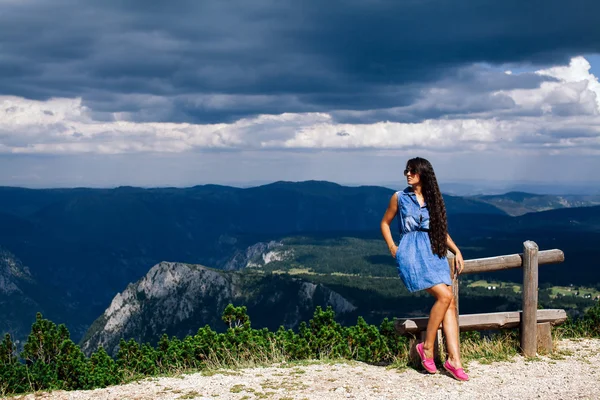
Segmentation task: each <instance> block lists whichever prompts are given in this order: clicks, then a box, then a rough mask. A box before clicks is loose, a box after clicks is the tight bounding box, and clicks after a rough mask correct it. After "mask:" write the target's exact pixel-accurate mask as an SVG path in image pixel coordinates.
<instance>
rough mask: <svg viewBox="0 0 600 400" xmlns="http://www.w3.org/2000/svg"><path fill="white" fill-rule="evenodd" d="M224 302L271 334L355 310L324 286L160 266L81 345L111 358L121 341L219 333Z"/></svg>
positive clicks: (273, 277) (168, 264) (180, 265)
mask: <svg viewBox="0 0 600 400" xmlns="http://www.w3.org/2000/svg"><path fill="white" fill-rule="evenodd" d="M229 303H233V304H234V305H236V306H237V305H245V306H247V307H248V314H249V315H250V318H251V320H252V325H253V326H254V327H268V328H270V329H276V328H277V327H279V326H280V325H283V326H284V327H286V328H294V327H296V326H297V325H298V324H299V323H300V321H303V320H308V319H309V318H310V317H311V316H312V313H313V312H314V309H315V307H316V306H317V305H321V306H323V307H326V306H332V307H333V309H334V310H335V312H336V314H341V315H343V314H348V313H352V312H353V311H354V310H355V309H356V308H355V307H354V305H352V304H351V303H350V302H348V301H347V300H346V299H344V298H343V297H342V296H340V295H339V294H337V293H336V292H334V291H332V290H330V289H328V288H327V287H324V286H322V285H315V284H313V283H310V282H305V281H302V280H301V279H295V278H290V277H288V276H277V275H267V274H260V273H255V272H245V273H241V272H227V271H220V270H215V269H210V268H206V267H204V266H201V265H192V264H184V263H173V262H161V263H159V264H157V265H155V266H154V267H152V269H150V271H149V272H148V273H147V274H146V276H144V277H143V278H142V279H140V280H139V281H138V282H136V283H133V284H130V285H129V286H128V287H127V289H126V290H124V291H123V292H121V293H119V294H117V295H116V296H115V297H114V299H113V300H112V302H111V304H110V307H108V309H106V311H105V312H104V313H103V314H102V315H101V316H100V317H99V318H98V319H97V320H96V321H95V322H94V323H93V324H92V326H91V327H90V329H89V330H88V332H87V333H86V335H85V337H84V339H83V340H82V343H81V346H82V349H83V350H84V351H85V352H86V353H88V354H89V353H91V352H93V351H94V350H96V349H97V348H98V347H99V346H103V347H104V348H105V349H106V350H107V351H108V352H109V353H114V352H115V351H116V348H117V346H118V343H119V341H120V339H121V338H125V339H130V338H133V339H135V340H136V341H138V342H150V343H155V342H156V341H157V340H158V339H159V338H160V336H161V335H162V334H163V333H166V334H168V335H169V336H177V337H184V336H186V335H189V334H194V333H195V332H196V331H197V330H198V328H200V327H202V326H205V325H207V324H208V325H210V326H211V327H212V328H213V329H216V330H221V331H222V330H224V329H225V325H224V323H223V322H222V321H221V315H222V312H223V310H224V309H225V307H226V306H227V304H229Z"/></svg>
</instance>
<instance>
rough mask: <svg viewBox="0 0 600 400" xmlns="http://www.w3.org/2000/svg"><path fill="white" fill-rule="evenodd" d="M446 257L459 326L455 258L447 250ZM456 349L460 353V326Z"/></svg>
mask: <svg viewBox="0 0 600 400" xmlns="http://www.w3.org/2000/svg"><path fill="white" fill-rule="evenodd" d="M447 259H448V267H449V268H450V276H451V277H452V295H453V296H454V304H455V305H456V323H457V324H458V326H459V327H460V320H459V315H460V313H459V312H458V274H457V273H456V258H455V256H454V253H452V252H451V251H448V253H447ZM458 350H459V354H460V328H459V332H458Z"/></svg>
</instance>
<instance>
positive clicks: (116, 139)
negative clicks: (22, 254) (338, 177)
mask: <svg viewBox="0 0 600 400" xmlns="http://www.w3.org/2000/svg"><path fill="white" fill-rule="evenodd" d="M498 74H499V75H500V76H504V77H505V78H504V79H509V80H510V79H520V78H519V77H518V75H519V74H517V73H512V74H507V73H506V72H502V71H501V72H498ZM536 74H537V75H539V76H547V77H550V78H553V80H552V81H546V82H542V83H541V84H540V85H538V86H536V87H533V88H529V89H511V90H495V89H494V90H491V89H487V92H486V91H485V90H484V91H482V92H472V91H473V90H474V89H473V88H472V86H473V85H472V84H471V86H470V87H469V88H468V89H469V90H471V92H470V93H469V92H467V88H466V85H467V84H466V83H464V84H462V85H463V86H461V83H460V82H459V83H453V86H452V87H442V86H436V87H430V88H427V89H425V90H423V97H422V98H421V99H419V100H418V101H416V102H415V103H414V104H412V105H410V106H407V107H399V108H395V109H391V110H390V111H389V112H390V114H393V113H411V112H412V113H414V112H419V113H427V112H428V110H432V109H436V110H444V112H445V114H443V115H441V116H436V117H435V118H428V119H427V118H426V119H423V120H420V121H417V122H410V123H409V122H393V121H385V120H383V119H380V120H379V121H378V122H373V123H368V124H364V123H363V124H361V123H340V122H337V121H336V119H335V118H334V117H333V116H332V115H330V114H327V113H283V114H278V115H258V116H253V117H248V118H243V119H240V120H238V121H235V122H232V123H218V124H191V123H170V122H169V123H166V122H135V121H128V120H123V118H124V117H126V116H127V113H126V112H123V113H113V114H111V115H109V117H110V118H108V120H106V119H107V118H105V117H106V115H103V116H104V118H102V120H98V119H96V118H95V116H96V115H97V113H95V112H94V110H91V109H90V108H88V107H86V106H84V105H83V103H82V100H81V99H79V98H76V99H65V98H54V99H49V100H46V101H36V100H28V99H24V98H19V97H9V96H0V152H2V153H16V154H19V153H20V154H22V153H28V154H81V153H96V154H124V153H148V152H153V153H154V152H159V153H160V152H162V153H181V152H186V151H190V150H196V149H217V150H218V149H222V150H230V149H234V150H260V149H311V148H315V149H426V150H431V151H442V152H444V151H482V150H500V149H512V150H519V151H522V150H524V149H526V150H529V151H538V152H547V151H552V152H561V151H570V152H576V151H581V152H582V153H589V152H598V151H600V83H599V82H598V78H597V77H596V76H594V75H593V74H591V73H590V64H589V62H587V60H585V59H584V58H582V57H577V58H574V59H573V60H572V61H571V63H570V64H569V66H563V67H552V68H548V69H544V70H540V71H537V72H536ZM481 80H487V81H489V76H485V77H484V78H482V79H481ZM511 82H512V81H507V85H509V84H511ZM482 90H483V89H482ZM465 93H466V95H465V96H463V97H466V99H465V100H462V105H461V104H456V103H459V102H460V101H461V100H460V97H461V95H463V94H465ZM469 99H470V100H469ZM215 101H217V102H219V104H221V103H222V102H229V101H232V99H230V98H225V97H223V98H217V99H215ZM155 102H156V99H151V101H150V103H151V104H155ZM367 113H368V112H367ZM355 114H357V115H360V114H361V112H356V113H355Z"/></svg>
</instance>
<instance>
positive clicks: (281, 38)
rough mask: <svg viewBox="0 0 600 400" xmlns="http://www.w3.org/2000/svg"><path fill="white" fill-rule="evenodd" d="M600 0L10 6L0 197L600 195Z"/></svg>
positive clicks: (12, 2)
mask: <svg viewBox="0 0 600 400" xmlns="http://www.w3.org/2000/svg"><path fill="white" fill-rule="evenodd" d="M598 15H600V2H598V1H596V0H571V1H569V2H564V1H557V0H544V1H537V0H532V1H527V2H523V1H520V0H519V1H517V0H505V1H497V0H481V1H476V2H475V1H466V0H465V1H462V0H456V1H452V2H449V1H446V0H418V1H417V0H346V1H337V0H328V1H326V2H325V1H322V0H321V1H315V0H304V1H283V0H253V1H246V0H213V1H208V0H207V1H198V0H178V1H170V2H167V1H149V0H135V1H134V0H130V1H127V0H120V1H115V0H102V1H87V2H81V1H75V0H0V185H10V186H26V187H57V186H61V187H64V186H68V187H70V186H91V187H96V186H102V187H112V186H118V185H137V186H166V185H169V186H190V185H195V184H202V183H224V184H228V183H229V184H243V183H246V184H251V183H253V182H268V181H275V180H294V181H297V180H305V179H325V180H331V181H336V182H340V183H366V184H379V183H382V182H394V181H401V180H402V176H401V171H402V170H403V169H404V163H405V161H406V159H407V158H410V157H414V156H417V155H418V156H422V157H426V158H428V159H430V160H431V161H432V163H433V165H434V167H435V168H436V172H437V174H438V177H439V179H440V181H442V182H463V183H464V182H466V183H468V182H547V183H552V182H556V183H559V184H570V183H588V184H592V185H593V184H596V185H598V186H600V173H599V172H600V83H599V81H598V77H600V24H598V20H597V18H598V17H597V16H598Z"/></svg>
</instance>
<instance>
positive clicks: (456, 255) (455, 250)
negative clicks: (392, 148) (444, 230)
mask: <svg viewBox="0 0 600 400" xmlns="http://www.w3.org/2000/svg"><path fill="white" fill-rule="evenodd" d="M447 236H448V237H447V239H446V244H447V245H448V248H449V249H450V251H451V252H453V253H454V260H455V261H456V272H457V273H459V274H460V273H461V272H462V270H463V268H465V261H464V260H463V256H462V253H461V252H460V249H459V248H458V246H457V245H456V243H454V240H452V238H451V237H450V234H448V235H447Z"/></svg>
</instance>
